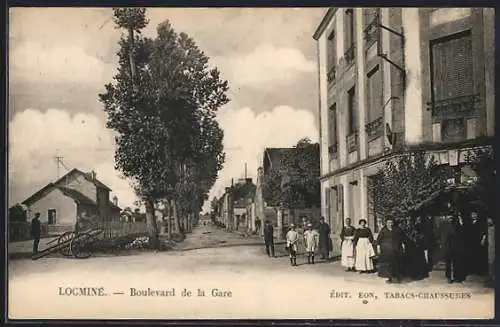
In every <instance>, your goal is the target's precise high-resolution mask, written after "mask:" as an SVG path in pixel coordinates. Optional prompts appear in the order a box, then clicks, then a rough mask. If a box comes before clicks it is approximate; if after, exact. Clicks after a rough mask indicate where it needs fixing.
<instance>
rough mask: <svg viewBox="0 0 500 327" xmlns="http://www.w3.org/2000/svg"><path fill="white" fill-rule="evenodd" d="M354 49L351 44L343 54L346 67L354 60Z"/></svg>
mask: <svg viewBox="0 0 500 327" xmlns="http://www.w3.org/2000/svg"><path fill="white" fill-rule="evenodd" d="M355 50H356V47H355V46H354V44H352V45H351V46H350V47H349V48H348V49H347V50H346V52H345V53H344V59H345V61H346V63H347V65H349V64H351V63H352V62H353V61H354V58H355V56H356V51H355Z"/></svg>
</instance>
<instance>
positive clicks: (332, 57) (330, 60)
mask: <svg viewBox="0 0 500 327" xmlns="http://www.w3.org/2000/svg"><path fill="white" fill-rule="evenodd" d="M335 40H336V36H335V30H332V31H331V33H330V35H329V36H328V46H327V50H326V51H327V52H328V53H327V56H326V58H327V63H326V67H327V69H328V72H327V73H329V72H330V70H331V69H332V67H334V66H335V65H336V64H337V63H336V61H337V44H336V41H335Z"/></svg>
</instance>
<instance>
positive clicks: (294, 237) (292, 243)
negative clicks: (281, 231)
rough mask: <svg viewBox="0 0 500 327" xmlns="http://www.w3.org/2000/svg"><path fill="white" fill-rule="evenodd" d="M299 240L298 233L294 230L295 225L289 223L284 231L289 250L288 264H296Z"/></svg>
mask: <svg viewBox="0 0 500 327" xmlns="http://www.w3.org/2000/svg"><path fill="white" fill-rule="evenodd" d="M298 240H299V234H298V233H297V231H296V230H295V225H294V224H291V225H290V230H289V231H288V233H286V247H287V249H288V251H289V252H290V265H292V266H296V265H297V241H298Z"/></svg>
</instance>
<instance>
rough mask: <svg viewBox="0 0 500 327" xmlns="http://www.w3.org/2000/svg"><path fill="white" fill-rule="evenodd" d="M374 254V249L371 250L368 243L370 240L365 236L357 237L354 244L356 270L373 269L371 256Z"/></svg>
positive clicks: (370, 245) (371, 246)
mask: <svg viewBox="0 0 500 327" xmlns="http://www.w3.org/2000/svg"><path fill="white" fill-rule="evenodd" d="M374 256H375V250H373V245H372V244H371V243H370V240H369V239H368V238H367V237H362V238H359V239H358V243H357V244H356V259H355V261H356V264H355V268H356V270H357V271H368V270H373V268H374V267H373V260H372V257H374Z"/></svg>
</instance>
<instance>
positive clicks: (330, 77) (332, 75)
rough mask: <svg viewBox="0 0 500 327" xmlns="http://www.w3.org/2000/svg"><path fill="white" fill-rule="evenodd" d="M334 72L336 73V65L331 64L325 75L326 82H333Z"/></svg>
mask: <svg viewBox="0 0 500 327" xmlns="http://www.w3.org/2000/svg"><path fill="white" fill-rule="evenodd" d="M336 74H337V67H335V66H332V68H330V70H329V71H328V75H327V79H328V83H333V82H335V79H336Z"/></svg>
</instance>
